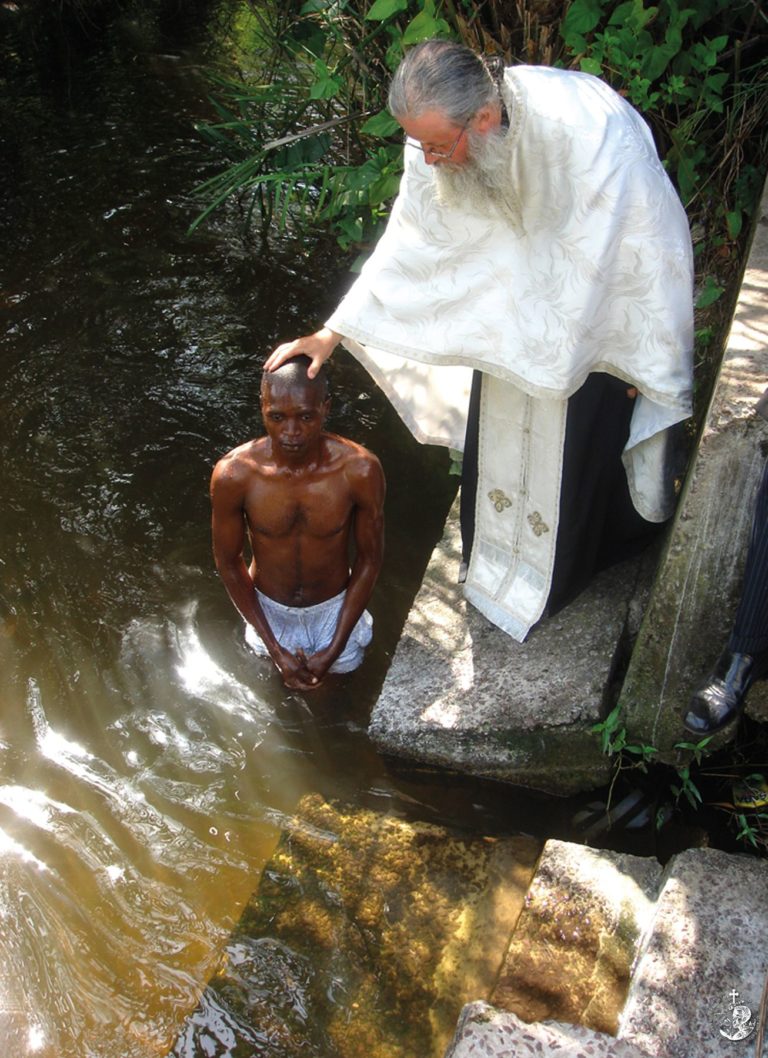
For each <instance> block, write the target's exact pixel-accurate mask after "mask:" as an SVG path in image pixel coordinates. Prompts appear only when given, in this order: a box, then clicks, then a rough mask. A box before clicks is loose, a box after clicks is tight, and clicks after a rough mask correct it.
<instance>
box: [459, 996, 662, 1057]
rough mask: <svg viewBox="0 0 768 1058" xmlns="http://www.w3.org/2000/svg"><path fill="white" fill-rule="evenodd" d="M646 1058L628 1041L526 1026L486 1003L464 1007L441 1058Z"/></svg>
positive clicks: (556, 1026)
mask: <svg viewBox="0 0 768 1058" xmlns="http://www.w3.org/2000/svg"><path fill="white" fill-rule="evenodd" d="M545 1054H556V1055H557V1058H648V1055H647V1054H646V1053H645V1052H644V1051H640V1050H638V1049H637V1048H636V1047H634V1046H632V1044H629V1043H625V1042H624V1041H623V1040H617V1039H614V1037H613V1036H606V1035H603V1034H602V1033H599V1032H593V1030H592V1029H583V1028H579V1027H577V1026H574V1025H559V1024H556V1023H554V1022H548V1023H546V1024H544V1023H543V1022H539V1023H537V1024H535V1025H528V1024H526V1023H525V1022H524V1021H521V1020H520V1018H518V1017H517V1016H516V1015H515V1014H509V1013H506V1012H504V1011H500V1010H495V1009H494V1008H493V1007H491V1006H489V1005H488V1004H487V1003H481V1002H478V1003H470V1004H469V1005H468V1006H466V1007H464V1010H463V1011H462V1014H461V1018H460V1020H459V1024H458V1027H457V1029H456V1035H455V1037H454V1039H453V1043H452V1044H451V1046H450V1047H449V1048H448V1050H447V1051H446V1053H445V1058H513V1056H514V1058H541V1056H542V1055H545Z"/></svg>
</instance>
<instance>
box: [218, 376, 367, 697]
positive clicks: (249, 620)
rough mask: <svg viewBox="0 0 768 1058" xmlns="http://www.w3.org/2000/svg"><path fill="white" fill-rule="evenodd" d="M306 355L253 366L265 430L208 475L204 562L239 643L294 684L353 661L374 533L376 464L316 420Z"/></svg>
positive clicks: (320, 384) (345, 668)
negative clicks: (234, 616)
mask: <svg viewBox="0 0 768 1058" xmlns="http://www.w3.org/2000/svg"><path fill="white" fill-rule="evenodd" d="M309 364H310V360H309V358H308V357H304V356H300V357H297V358H296V359H294V360H292V361H290V362H288V363H286V364H284V365H283V366H282V367H281V368H280V369H279V370H277V371H274V372H273V373H271V374H267V373H266V372H265V374H264V376H263V378H262V383H261V410H262V415H263V419H264V427H265V429H266V431H267V435H266V437H261V438H258V439H257V440H253V441H248V442H247V443H246V444H243V445H240V446H239V447H238V448H235V449H233V450H232V451H231V452H229V453H228V454H227V455H225V456H224V457H223V458H222V459H220V460H219V462H218V463H217V464H216V467H215V469H214V472H213V476H212V478H211V505H212V512H213V517H212V532H213V553H214V558H215V561H216V568H217V569H218V571H219V573H220V574H221V578H222V580H223V581H224V585H225V587H226V589H227V591H228V593H229V597H230V598H231V600H232V602H233V603H234V605H235V607H236V608H237V609H238V611H239V612H240V614H241V615H242V616H243V618H244V620H245V622H246V640H247V642H248V644H249V646H251V647H252V649H253V650H254V651H255V652H256V653H259V654H264V655H269V657H271V658H272V661H273V662H274V664H275V667H276V668H277V670H278V672H279V673H280V675H281V676H282V677H283V681H284V683H285V685H286V686H287V687H290V688H292V689H295V690H311V689H313V688H315V687H318V686H319V685H320V684H321V683H322V681H323V679H324V678H325V676H326V675H327V673H329V672H351V671H352V670H353V669H356V668H357V667H358V666H359V665H360V663H361V661H362V659H363V654H364V651H365V647H366V646H367V645H368V643H369V642H370V640H371V636H372V631H371V628H372V620H371V616H370V614H369V613H368V612H367V611H366V609H365V607H366V605H367V603H368V600H369V599H370V597H371V592H372V591H373V586H374V584H375V583H376V579H377V577H378V575H379V570H380V569H381V561H382V552H383V541H384V519H383V504H384V491H385V483H384V474H383V471H382V469H381V464H380V463H379V461H378V459H377V458H376V456H374V455H373V454H372V453H371V452H369V451H368V450H367V449H365V448H363V447H362V446H361V445H358V444H355V443H354V442H352V441H349V440H347V439H346V438H343V437H337V436H336V435H335V434H330V433H326V432H325V430H324V425H325V420H326V416H327V415H328V409H329V406H330V397H329V394H328V381H327V377H326V373H325V370H321V371H319V372H318V373H317V375H316V377H315V378H309V377H308V375H307V367H308V366H309ZM246 536H247V538H248V542H249V545H250V551H251V556H252V558H251V563H250V566H248V565H246V561H245V558H244V554H243V552H244V548H245V543H246ZM351 541H352V542H353V543H354V550H355V556H354V561H353V563H352V568H351V570H350V566H349V547H350V542H351Z"/></svg>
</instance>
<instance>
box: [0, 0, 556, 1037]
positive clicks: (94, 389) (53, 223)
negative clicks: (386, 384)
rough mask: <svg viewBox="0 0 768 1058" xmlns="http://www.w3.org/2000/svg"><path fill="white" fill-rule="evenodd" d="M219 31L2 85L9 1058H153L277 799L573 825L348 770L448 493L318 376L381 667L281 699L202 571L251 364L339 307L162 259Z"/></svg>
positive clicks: (436, 460)
mask: <svg viewBox="0 0 768 1058" xmlns="http://www.w3.org/2000/svg"><path fill="white" fill-rule="evenodd" d="M147 6H148V8H151V7H152V5H147ZM236 6H237V5H233V4H209V5H205V4H198V5H195V8H194V11H195V12H197V11H198V9H199V10H200V11H202V10H207V11H208V15H209V17H210V19H211V22H210V24H209V27H208V35H207V37H206V48H207V51H205V52H201V50H200V48H199V47H198V48H197V50H196V49H195V48H193V47H192V45H191V44H190V43H188V42H187V43H184V44H180V43H179V38H178V36H177V39H176V40H175V41H169V40H168V39H167V38H164V37H163V36H162V32H161V31H162V26H161V25H160V24H159V23H158V22H157V21H154V22H153V21H152V20H151V19H145V20H144V21H142V20H141V19H133V20H132V19H131V18H128V17H127V16H125V17H123V18H122V19H120V20H118V21H117V22H114V23H110V24H109V25H108V26H106V27H105V28H104V30H103V34H102V36H101V38H100V42H99V46H98V48H93V50H92V52H91V53H90V54H87V55H84V56H82V57H81V61H80V62H79V65H74V64H73V65H72V66H71V67H68V68H67V76H66V79H65V81H64V82H56V83H55V84H54V87H53V88H51V87H50V86H49V87H48V88H47V89H45V88H43V89H41V88H40V85H39V84H36V85H32V86H31V87H30V86H29V85H26V86H25V85H24V84H22V83H21V79H20V80H19V83H18V84H16V86H15V91H16V93H17V95H16V96H15V97H14V98H15V106H16V108H17V119H18V120H17V123H16V125H15V126H14V138H13V142H12V144H11V147H12V150H9V154H8V159H9V160H10V162H11V165H10V172H8V171H6V177H4V178H3V179H4V180H5V181H6V186H5V188H4V191H5V194H4V203H5V205H4V207H3V209H2V212H1V213H0V238H2V241H3V244H4V247H5V250H6V254H5V263H4V277H3V291H2V299H3V310H4V316H5V318H6V321H7V325H6V327H5V331H4V336H3V338H2V346H1V347H0V357H1V359H0V417H1V418H2V422H3V432H2V438H1V440H0V445H1V448H2V463H1V465H0V488H1V492H2V496H3V516H2V523H1V526H0V539H1V540H2V549H1V551H0V556H1V557H0V702H1V703H2V726H1V727H0V767H1V768H2V772H1V774H0V783H1V785H0V848H1V849H2V851H3V858H2V862H1V863H0V914H2V918H3V930H2V939H1V940H0V951H2V967H3V969H2V972H1V974H0V1036H2V1035H4V1037H5V1041H6V1042H7V1044H8V1046H9V1048H10V1050H9V1049H8V1048H6V1051H5V1053H12V1054H13V1055H14V1056H17V1055H18V1056H19V1058H21V1056H22V1055H25V1054H37V1055H43V1056H49V1055H50V1056H53V1055H56V1056H57V1058H74V1056H78V1058H82V1056H84V1055H94V1056H98V1058H133V1056H136V1058H144V1056H147V1055H150V1054H155V1055H156V1054H162V1053H165V1052H166V1051H167V1049H168V1047H170V1045H171V1043H172V1041H173V1039H174V1038H175V1036H176V1034H177V1032H178V1030H179V1027H180V1025H181V1024H182V1023H183V1020H184V1018H185V1017H186V1016H187V1014H188V1013H189V1012H190V1011H191V1010H192V1009H193V1008H194V1007H195V1005H196V1003H197V1000H198V997H199V994H200V990H201V988H202V987H203V985H204V984H205V982H206V980H207V978H208V976H209V975H210V973H211V970H212V968H213V967H214V965H215V963H216V960H217V957H218V954H219V952H220V951H221V949H222V947H223V945H224V944H225V942H226V940H227V937H228V936H229V932H230V930H231V929H232V927H233V925H234V924H235V923H236V921H237V919H238V916H239V914H240V912H241V910H242V908H243V906H244V904H245V902H246V901H247V899H248V897H249V895H250V894H251V892H252V890H253V889H254V886H255V885H256V884H257V881H258V877H259V871H260V869H261V867H262V866H263V864H264V863H265V861H266V859H267V858H268V857H269V855H270V854H271V852H272V850H273V848H274V845H275V842H276V840H277V837H278V834H279V832H280V829H281V825H282V823H283V821H284V820H285V818H286V816H287V815H289V814H290V813H291V812H292V811H293V809H294V807H295V805H296V803H297V801H298V799H299V798H300V797H301V795H302V794H305V793H309V792H315V793H319V794H321V795H322V796H324V797H329V798H331V797H332V798H339V799H341V800H344V801H346V802H349V803H352V804H356V805H364V806H367V807H372V808H376V809H379V810H380V811H382V812H384V813H390V814H394V815H402V816H405V817H409V818H414V819H423V820H428V821H434V822H444V823H450V824H451V825H453V826H456V827H459V828H465V829H466V830H468V831H472V832H475V833H497V834H501V833H514V832H518V831H521V832H528V833H534V834H537V835H547V836H551V835H555V836H565V835H566V834H567V831H568V820H569V818H570V816H571V815H572V814H573V811H574V806H573V804H572V803H571V804H565V803H563V802H557V801H554V802H553V801H551V800H549V799H547V798H544V797H540V796H537V795H535V794H525V793H523V792H521V791H510V790H509V789H504V788H502V787H499V786H494V785H493V784H482V783H470V782H467V781H464V780H460V779H457V778H453V777H445V776H443V777H439V776H435V775H433V774H430V773H428V772H418V771H413V772H409V771H408V770H407V769H402V768H397V769H393V767H392V766H391V765H389V764H388V763H387V762H385V761H382V760H381V759H380V758H379V756H378V755H377V754H376V753H375V752H374V751H373V749H372V748H371V746H370V744H369V742H368V740H367V737H366V733H365V724H366V718H367V715H368V712H369V710H370V707H371V705H372V703H373V701H374V700H375V696H376V693H377V691H378V689H379V687H380V684H381V681H382V680H383V677H384V673H385V671H386V667H387V664H388V660H389V657H390V656H391V654H392V652H393V650H394V648H395V644H396V642H397V637H398V634H399V632H400V629H401V627H402V623H403V621H404V620H405V616H406V614H407V610H408V607H409V605H410V601H411V599H412V597H413V595H414V593H415V591H416V588H417V586H418V583H419V580H420V577H421V573H422V571H423V568H424V566H425V564H426V561H427V559H428V556H429V553H430V551H431V549H432V546H433V544H434V543H435V541H436V540H437V538H438V537H439V535H440V532H441V527H442V524H443V520H444V517H445V513H446V511H447V508H448V506H449V505H450V502H451V499H452V496H453V494H454V492H455V479H452V478H450V477H449V475H448V461H447V456H446V455H445V453H442V452H437V451H433V450H428V449H423V448H419V447H418V446H417V445H416V444H415V442H413V441H412V439H411V438H410V436H409V435H408V434H407V432H406V431H405V429H404V428H403V427H402V425H401V424H400V423H399V421H398V420H397V418H396V416H395V414H394V413H393V411H392V410H391V409H390V408H389V407H388V406H387V405H386V403H385V402H384V401H383V399H382V398H381V397H380V396H379V395H378V394H377V393H375V392H372V390H371V386H370V384H369V381H368V379H367V376H365V374H364V373H363V372H362V370H361V369H360V368H359V367H358V366H357V365H356V364H355V363H354V362H353V361H352V360H351V359H349V358H346V357H345V356H344V355H343V354H342V355H340V356H339V357H338V362H337V366H336V370H335V375H334V391H335V398H334V409H335V410H334V418H333V420H332V423H331V427H332V428H333V429H335V430H337V431H338V432H340V433H346V434H348V435H350V436H351V437H353V438H355V439H356V440H358V441H361V442H362V443H365V444H367V445H369V446H370V447H371V448H373V449H374V450H376V451H377V452H378V453H379V454H380V455H381V457H382V461H383V463H384V466H385V471H386V473H387V477H388V483H389V495H388V507H387V523H388V549H387V560H386V565H385V569H384V572H383V575H382V577H381V581H380V584H379V586H378V587H377V591H376V594H375V597H374V599H373V601H372V610H373V612H374V618H375V626H376V636H375V641H374V646H373V648H372V651H371V654H370V656H369V658H368V659H367V661H366V664H365V666H364V668H363V670H361V671H360V672H359V673H356V674H355V675H354V676H352V677H350V678H349V679H347V680H345V681H342V682H341V683H340V685H339V686H338V687H337V688H336V689H335V690H334V692H333V693H325V692H323V693H319V694H318V695H316V696H315V697H314V698H305V697H303V696H301V695H296V694H290V693H288V692H286V690H285V689H284V688H283V687H282V685H281V684H280V682H279V680H278V679H277V677H276V676H275V675H274V673H273V672H272V671H271V669H270V667H269V666H268V665H267V664H265V663H264V662H262V661H258V660H254V659H253V658H252V657H251V656H249V654H248V653H247V651H246V648H245V647H244V645H243V643H242V640H241V633H240V627H239V622H238V618H237V616H236V614H235V613H234V611H233V610H232V608H231V606H230V604H229V602H228V600H227V598H226V596H225V593H224V591H223V589H222V587H221V584H220V583H219V581H218V580H217V578H216V577H215V575H214V572H213V568H212V562H211V559H210V545H209V535H208V519H209V511H208V500H207V482H208V477H209V474H210V469H211V467H212V465H213V463H214V462H215V460H216V459H217V458H218V457H219V455H221V454H222V453H223V452H225V451H227V450H228V449H229V448H231V447H232V446H233V445H235V444H237V443H240V442H241V441H243V440H244V439H246V438H247V437H249V436H252V435H253V434H254V433H255V432H257V431H258V423H257V420H256V393H257V385H258V375H259V365H260V363H261V361H262V359H263V356H264V354H265V352H266V351H267V350H269V349H270V348H272V346H273V345H274V344H275V343H276V341H278V340H279V339H281V338H283V337H286V336H289V335H292V334H295V333H296V332H297V331H298V330H300V329H303V328H305V327H307V326H308V325H309V324H310V323H312V322H315V321H317V320H319V319H322V318H323V314H324V313H325V312H326V311H327V310H328V309H329V308H330V307H331V306H332V305H333V304H334V303H335V300H336V298H337V297H338V294H339V292H340V291H341V290H342V289H343V288H344V286H345V285H346V282H347V279H346V276H345V275H344V272H343V267H342V265H341V264H340V263H339V262H338V261H337V259H336V252H335V251H334V249H333V248H329V247H328V246H323V245H319V244H318V245H311V246H309V245H304V244H298V243H293V244H291V243H287V244H284V245H282V246H279V247H276V248H275V247H273V248H272V250H271V251H270V252H269V253H267V252H265V251H263V250H260V249H257V248H256V247H254V246H252V245H250V244H249V243H248V242H247V241H244V240H243V239H241V238H240V237H238V236H237V234H236V233H235V230H234V225H233V224H232V222H231V218H228V217H227V216H223V217H222V218H220V219H219V220H218V221H217V222H216V224H215V225H210V226H209V227H207V228H206V229H205V230H201V231H198V232H197V233H196V234H195V235H194V236H193V237H188V236H187V235H186V234H185V233H186V230H187V226H188V224H189V222H190V220H191V219H192V218H193V216H194V215H195V210H196V208H197V206H196V204H195V203H194V202H193V201H192V199H191V191H192V189H193V188H194V187H195V186H196V185H197V184H198V183H199V182H200V181H201V179H203V178H204V177H205V175H207V172H208V170H209V167H210V165H211V164H212V163H211V160H210V158H209V156H208V155H207V154H206V152H205V151H204V150H203V149H202V147H201V144H200V142H199V140H198V139H197V137H196V135H195V133H194V131H193V122H194V121H195V120H197V119H199V118H201V117H204V116H206V107H207V104H206V103H205V95H206V91H207V86H206V84H205V82H204V80H203V78H202V76H201V74H200V71H199V66H198V64H199V63H200V62H201V61H208V60H210V59H211V58H212V57H215V58H216V59H217V60H218V61H220V62H223V61H225V57H226V56H227V55H228V54H229V45H228V41H227V38H226V35H225V34H224V35H222V34H223V30H224V29H225V28H226V25H227V23H226V20H225V19H224V18H223V16H224V14H226V12H227V11H231V9H232V8H233V7H236ZM160 7H161V8H162V10H164V11H166V12H167V10H169V9H170V5H168V4H166V5H160ZM7 15H8V12H7V11H5V13H4V17H7ZM214 16H215V17H214ZM192 24H194V25H203V19H202V16H199V17H198V20H197V21H195V20H194V19H190V20H189V24H188V25H186V26H185V25H182V24H180V23H179V22H178V19H177V20H176V23H175V32H176V33H177V34H178V33H180V31H181V30H182V29H185V28H186V29H188V28H189V25H192ZM158 27H159V28H158ZM211 27H213V28H211ZM214 28H215V29H216V32H214V31H213V29H214ZM226 61H229V60H226ZM61 83H65V84H66V90H65V91H62V92H60V93H58V94H57V89H56V84H61ZM25 92H26V93H27V94H26V95H25ZM5 118H6V131H7V130H8V127H9V126H8V124H7V118H8V110H7V109H6V112H5ZM9 135H10V134H9Z"/></svg>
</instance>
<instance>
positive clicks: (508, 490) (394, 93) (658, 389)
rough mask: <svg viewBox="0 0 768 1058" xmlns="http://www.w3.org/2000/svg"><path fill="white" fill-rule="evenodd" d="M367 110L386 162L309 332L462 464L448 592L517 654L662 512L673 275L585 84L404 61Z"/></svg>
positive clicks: (634, 131)
mask: <svg viewBox="0 0 768 1058" xmlns="http://www.w3.org/2000/svg"><path fill="white" fill-rule="evenodd" d="M389 106H390V110H391V112H392V113H393V115H394V116H395V117H396V119H397V120H398V122H399V123H400V125H401V126H402V128H403V130H404V132H405V148H404V150H405V166H404V170H405V171H404V175H403V179H402V183H401V186H400V191H399V194H398V197H397V199H396V201H395V203H394V206H393V209H392V212H391V215H390V219H389V222H388V225H387V228H386V230H385V232H384V234H383V236H382V237H381V239H380V240H379V242H378V244H377V246H376V248H375V250H374V252H373V253H372V255H371V257H370V258H369V259H368V261H367V262H366V264H365V266H364V267H363V269H362V272H361V274H360V276H359V277H358V279H357V280H356V281H355V283H354V284H353V285H352V287H351V289H350V290H349V292H348V293H347V295H346V296H345V297H344V299H343V300H342V302H341V304H340V305H339V306H338V308H337V309H336V310H335V312H334V313H333V314H332V315H331V317H330V319H329V320H328V321H327V322H326V325H325V326H324V327H322V328H320V330H318V331H316V332H315V333H314V334H311V335H306V336H303V337H301V338H298V339H294V340H293V341H289V342H285V343H283V344H282V345H280V346H278V348H277V349H275V351H274V352H273V353H272V354H271V356H270V357H269V359H268V360H267V364H266V366H267V369H273V368H275V367H276V366H278V365H279V364H280V363H282V362H283V361H284V360H285V359H287V358H289V357H291V356H294V355H296V354H298V353H304V354H306V355H308V356H310V357H311V358H312V360H313V361H314V363H315V365H317V366H318V367H319V364H320V363H321V362H322V361H324V360H325V359H327V357H328V356H330V354H331V353H332V351H333V349H334V348H335V347H336V346H337V344H338V343H339V342H340V341H341V342H343V344H344V346H345V347H346V348H347V349H349V350H350V351H351V352H352V353H353V354H354V355H355V356H356V357H357V358H358V359H359V360H360V361H361V362H362V363H363V364H364V366H365V367H366V368H367V370H368V371H369V372H370V373H371V375H372V376H373V378H374V379H375V380H376V382H377V383H378V384H379V385H380V386H381V387H382V388H383V389H384V391H385V392H386V393H387V394H388V396H389V397H390V399H391V400H392V401H393V403H394V404H395V406H396V407H397V409H398V411H399V413H400V415H401V416H402V418H403V419H404V421H405V422H406V423H407V425H408V426H409V427H410V429H411V430H412V431H413V433H414V434H415V436H416V437H417V438H419V440H421V441H424V442H432V443H442V444H447V445H450V446H451V447H453V448H456V449H463V451H464V468H463V478H462V538H463V548H464V559H465V562H466V563H467V565H468V568H467V569H466V570H465V571H464V573H463V574H462V575H463V577H464V578H465V583H464V592H465V595H466V597H467V599H468V600H469V601H470V602H471V603H473V604H474V605H475V606H476V607H477V608H478V609H479V610H481V611H482V612H483V613H484V614H485V615H486V616H487V617H488V618H490V620H492V621H493V622H494V623H495V624H497V625H498V626H499V627H500V628H502V629H504V630H505V631H506V632H507V633H509V634H510V635H511V636H513V637H514V638H515V639H518V640H520V641H523V640H524V639H525V637H526V635H527V634H528V632H529V631H530V629H531V627H532V626H533V625H534V624H535V623H536V622H537V621H538V620H540V619H541V618H542V616H544V615H546V614H550V613H553V612H554V611H555V610H556V609H558V608H559V607H561V606H562V605H564V604H565V603H567V602H568V601H569V600H570V599H571V598H573V597H574V595H575V594H576V593H578V592H579V591H580V590H582V589H583V588H584V587H585V586H586V584H587V583H588V582H589V580H590V578H591V577H592V576H593V575H594V573H595V572H597V571H598V570H599V569H601V568H603V567H605V566H607V565H609V564H611V563H614V562H616V561H618V560H620V559H622V558H623V557H626V556H628V555H629V554H631V553H632V552H633V551H634V550H636V549H637V548H638V547H640V546H643V544H644V543H645V542H646V541H647V540H648V538H649V537H650V536H651V535H652V533H653V532H654V531H655V530H657V529H658V527H659V526H661V525H663V523H664V521H665V520H666V519H667V518H668V517H669V516H670V514H671V513H672V510H673V507H674V502H675V478H676V474H677V472H678V470H679V467H678V466H677V465H676V459H675V450H676V445H675V435H676V432H677V431H676V427H678V426H679V424H680V423H681V422H682V421H683V420H684V419H686V418H687V417H688V416H689V415H690V412H691V388H692V387H691V372H692V342H693V298H692V286H693V267H692V252H691V240H690V233H689V229H688V223H687V219H686V215H685V211H684V210H683V207H682V204H681V203H680V200H679V198H678V197H677V195H676V193H675V190H674V188H673V186H672V184H671V183H670V181H669V178H668V177H667V174H666V172H665V171H664V168H663V166H662V164H661V162H660V160H659V157H658V154H657V152H656V149H655V146H654V143H653V139H652V137H651V134H650V131H649V129H648V127H647V126H646V124H645V122H644V121H643V119H642V118H641V117H640V115H639V114H638V113H637V112H636V111H635V110H634V109H633V108H632V107H631V106H630V105H629V104H628V103H627V102H626V101H625V100H624V99H623V98H622V97H621V96H619V95H618V94H617V93H616V92H614V91H613V90H612V89H611V88H610V87H608V86H607V85H606V84H605V83H604V82H602V81H601V80H600V79H598V78H596V77H593V76H591V75H589V74H584V73H578V72H575V71H566V70H557V69H553V68H549V67H540V66H515V67H511V68H508V69H506V70H502V71H500V73H499V75H498V77H494V75H493V73H492V71H491V69H490V66H489V64H488V63H486V62H485V61H484V60H483V59H482V58H481V57H480V56H478V55H476V54H475V53H474V52H472V51H471V50H470V49H468V48H466V47H464V46H463V45H461V44H458V43H455V42H453V41H445V40H434V41H427V42H425V43H424V44H421V45H419V46H417V47H416V48H414V49H412V50H411V51H410V52H408V54H407V55H406V57H405V59H404V60H403V62H402V63H401V65H400V67H399V68H398V70H397V72H396V73H395V76H394V78H393V81H392V84H391V87H390V95H389Z"/></svg>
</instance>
